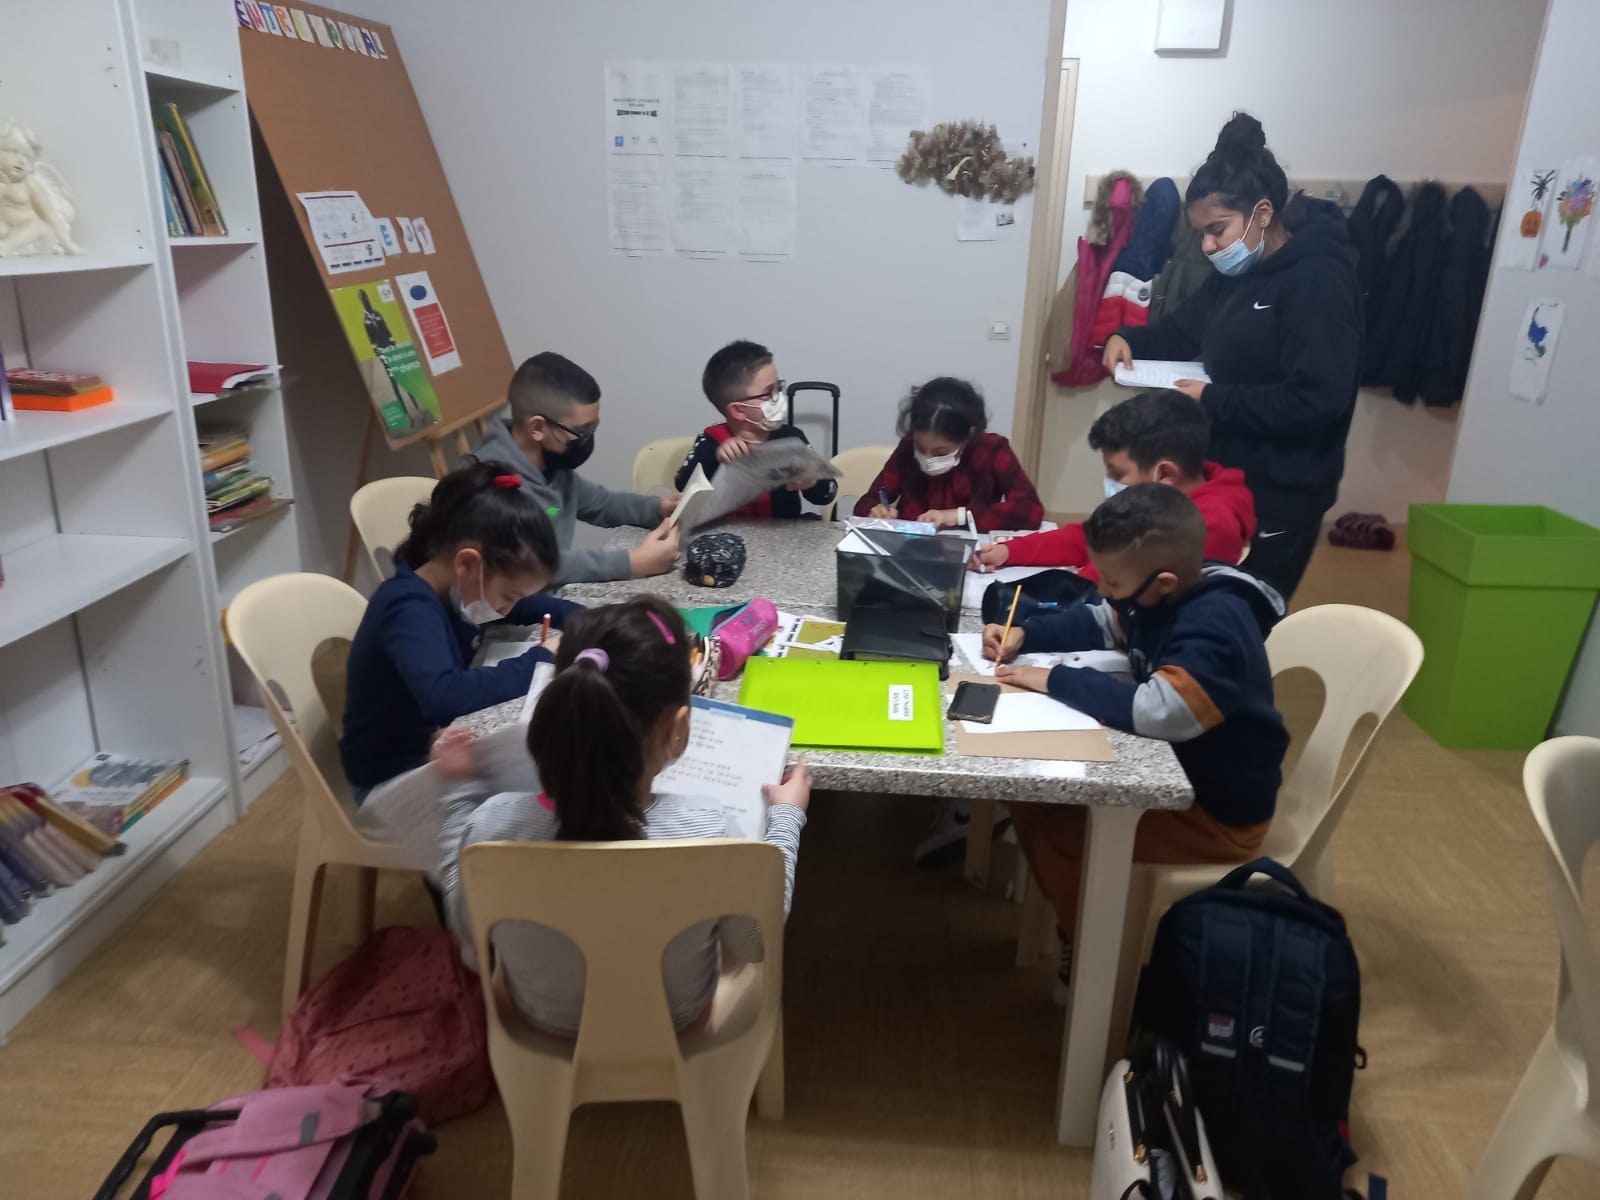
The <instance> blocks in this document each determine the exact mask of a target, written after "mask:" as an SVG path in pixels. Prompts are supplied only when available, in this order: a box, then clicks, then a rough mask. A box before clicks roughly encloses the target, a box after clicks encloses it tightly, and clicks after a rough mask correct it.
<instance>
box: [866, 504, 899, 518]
mask: <svg viewBox="0 0 1600 1200" xmlns="http://www.w3.org/2000/svg"><path fill="white" fill-rule="evenodd" d="M867 516H869V517H880V518H887V519H888V520H890V521H893V520H895V519H896V518H898V517H899V516H900V510H899V509H898V508H896V507H895V506H894V505H892V504H874V505H873V506H872V511H871V512H869V513H868V514H867Z"/></svg>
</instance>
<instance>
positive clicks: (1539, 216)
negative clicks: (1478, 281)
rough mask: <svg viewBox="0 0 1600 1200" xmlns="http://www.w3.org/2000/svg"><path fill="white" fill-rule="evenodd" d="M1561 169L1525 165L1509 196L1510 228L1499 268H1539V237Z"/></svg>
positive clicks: (1508, 213) (1507, 215)
mask: <svg viewBox="0 0 1600 1200" xmlns="http://www.w3.org/2000/svg"><path fill="white" fill-rule="evenodd" d="M1560 173H1561V168H1560V167H1553V166H1543V167H1541V166H1537V165H1522V166H1518V167H1517V173H1516V174H1515V175H1514V176H1512V180H1511V190H1510V191H1508V192H1507V193H1506V203H1505V209H1504V212H1505V220H1506V221H1507V222H1508V223H1509V225H1510V228H1508V229H1507V230H1506V235H1505V240H1504V241H1503V242H1502V243H1501V246H1500V264H1499V265H1500V266H1502V267H1504V268H1506V269H1508V270H1512V271H1531V270H1533V269H1534V268H1535V267H1537V266H1538V265H1539V234H1540V232H1541V231H1542V230H1543V228H1544V224H1545V222H1546V221H1548V220H1549V219H1550V199H1551V196H1552V195H1553V194H1554V192H1555V182H1556V176H1557V175H1559V174H1560Z"/></svg>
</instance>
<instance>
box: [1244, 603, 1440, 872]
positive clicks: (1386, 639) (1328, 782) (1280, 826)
mask: <svg viewBox="0 0 1600 1200" xmlns="http://www.w3.org/2000/svg"><path fill="white" fill-rule="evenodd" d="M1267 658H1268V660H1269V661H1270V663H1271V664H1272V674H1273V676H1274V677H1276V676H1279V675H1281V674H1283V673H1284V672H1285V671H1290V670H1294V669H1295V668H1302V667H1303V668H1306V669H1309V670H1311V671H1313V672H1314V673H1316V675H1318V676H1319V677H1320V678H1321V680H1322V686H1323V692H1324V699H1323V705H1322V712H1321V713H1320V715H1319V716H1318V717H1317V723H1316V725H1315V726H1314V727H1313V728H1312V730H1311V733H1310V735H1309V736H1308V737H1307V738H1306V741H1305V745H1304V747H1303V748H1302V750H1301V752H1300V760H1299V762H1298V763H1296V764H1295V768H1294V770H1293V772H1291V773H1290V775H1289V777H1288V778H1287V779H1285V780H1284V781H1283V787H1282V789H1281V790H1280V791H1279V793H1278V810H1277V813H1276V815H1275V816H1274V817H1273V819H1272V828H1271V829H1270V831H1269V832H1268V834H1267V839H1266V842H1265V844H1264V845H1263V847H1262V851H1261V852H1262V853H1263V854H1266V855H1269V856H1271V857H1273V858H1278V859H1283V860H1292V859H1294V858H1297V857H1299V856H1300V855H1301V854H1304V853H1310V854H1312V855H1315V854H1319V853H1320V852H1321V851H1322V850H1323V849H1325V848H1326V843H1327V840H1328V839H1329V838H1330V837H1331V836H1332V834H1333V830H1334V828H1335V826H1337V824H1338V822H1339V818H1340V816H1342V815H1343V812H1344V809H1345V806H1346V805H1347V804H1348V803H1349V802H1350V797H1351V796H1352V795H1353V794H1354V793H1355V789H1356V785H1357V784H1358V783H1359V782H1360V780H1361V776H1362V774H1363V773H1364V772H1365V770H1366V765H1367V757H1368V753H1369V752H1370V751H1371V749H1372V741H1373V739H1374V738H1375V737H1376V736H1377V734H1378V730H1379V729H1380V728H1381V727H1382V726H1383V723H1384V721H1385V720H1387V719H1388V717H1389V713H1390V712H1391V711H1392V710H1393V709H1394V706H1395V705H1396V704H1398V703H1399V702H1400V697H1401V696H1403V695H1404V694H1405V690H1406V688H1408V687H1409V686H1410V685H1411V681H1412V679H1414V678H1415V677H1416V674H1417V668H1418V667H1420V666H1421V665H1422V641H1421V639H1420V638H1418V637H1417V635H1416V634H1415V633H1413V632H1411V630H1410V629H1409V628H1408V627H1407V626H1406V625H1405V623H1404V622H1402V621H1397V620H1395V618H1393V617H1391V616H1389V615H1388V614H1387V613H1381V612H1378V611H1377V610H1376V609H1372V608H1362V607H1360V606H1359V605H1354V604H1323V605H1319V606H1317V607H1316V608H1307V609H1302V610H1301V611H1300V612H1297V613H1292V614H1290V615H1289V616H1287V617H1285V618H1284V619H1283V620H1282V621H1280V622H1279V623H1278V624H1277V626H1276V627H1274V629H1273V630H1272V633H1271V634H1269V635H1268V637H1267ZM1368 716H1372V717H1375V718H1377V720H1376V723H1375V724H1374V725H1373V727H1372V728H1371V730H1369V731H1368V732H1367V735H1366V738H1365V739H1364V740H1363V741H1362V742H1361V744H1360V746H1359V747H1358V748H1357V750H1356V755H1355V758H1354V759H1353V760H1352V763H1351V767H1350V771H1349V773H1348V774H1347V775H1346V776H1345V778H1344V781H1343V782H1342V783H1338V772H1339V763H1340V761H1341V760H1342V759H1343V757H1344V754H1345V747H1346V745H1347V744H1348V743H1349V741H1350V734H1351V732H1352V731H1353V730H1354V729H1355V727H1356V726H1357V725H1358V724H1359V723H1360V722H1361V720H1362V718H1364V717H1368ZM1336 784H1337V790H1335V785H1336Z"/></svg>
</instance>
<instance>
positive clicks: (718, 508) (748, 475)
mask: <svg viewBox="0 0 1600 1200" xmlns="http://www.w3.org/2000/svg"><path fill="white" fill-rule="evenodd" d="M838 477H839V469H838V468H837V467H835V466H834V465H833V464H832V463H831V462H829V461H828V460H827V459H825V458H823V457H822V455H821V454H819V453H818V452H817V450H816V448H815V447H814V446H811V445H809V444H807V443H806V442H803V441H801V440H800V439H799V438H797V437H786V438H778V439H776V440H774V441H769V442H761V443H760V444H759V445H755V446H751V447H750V449H749V450H748V451H746V452H745V453H744V454H741V455H740V456H739V457H738V458H736V459H733V460H732V461H731V462H725V463H723V464H722V465H721V466H719V467H718V468H717V477H716V479H715V480H712V479H708V478H706V473H705V470H704V468H702V467H701V466H699V465H698V464H697V465H696V466H695V469H694V474H692V475H690V476H689V482H688V483H686V484H685V485H684V488H683V492H682V494H681V497H680V498H679V500H678V507H677V508H675V509H673V510H672V516H670V517H668V518H667V524H668V525H677V526H679V527H680V528H681V529H682V530H683V531H684V532H685V533H688V532H689V531H690V530H693V529H696V528H698V527H699V526H701V525H705V524H707V523H708V522H710V521H715V520H716V519H717V518H719V517H725V516H727V515H728V514H729V513H731V512H733V511H734V510H735V509H737V508H740V507H742V506H744V505H746V504H749V503H750V501H752V500H754V499H755V498H756V497H757V496H759V495H761V494H762V493H763V492H770V491H772V490H773V489H774V488H780V487H783V486H784V485H785V484H787V483H790V482H791V481H793V480H806V481H815V480H818V479H823V478H827V479H837V478H838Z"/></svg>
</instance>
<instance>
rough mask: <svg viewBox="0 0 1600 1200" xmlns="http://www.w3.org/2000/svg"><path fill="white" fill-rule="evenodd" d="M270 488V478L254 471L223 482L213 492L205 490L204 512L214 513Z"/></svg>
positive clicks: (262, 493) (263, 492)
mask: <svg viewBox="0 0 1600 1200" xmlns="http://www.w3.org/2000/svg"><path fill="white" fill-rule="evenodd" d="M271 490H272V480H270V479H268V478H267V477H266V476H264V475H257V474H255V473H254V472H251V473H250V474H248V475H246V476H244V477H243V478H241V479H237V480H234V481H232V482H230V483H227V484H224V485H223V486H222V487H221V488H219V489H218V490H217V491H216V492H215V493H213V492H210V491H207V492H206V513H207V514H208V515H214V514H216V513H219V512H221V511H222V510H223V509H225V508H232V507H233V506H234V505H236V504H243V503H244V502H245V501H247V500H254V499H256V498H257V497H258V496H261V495H264V494H265V493H267V492H270V491H271Z"/></svg>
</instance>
